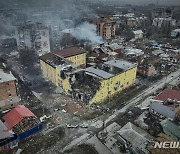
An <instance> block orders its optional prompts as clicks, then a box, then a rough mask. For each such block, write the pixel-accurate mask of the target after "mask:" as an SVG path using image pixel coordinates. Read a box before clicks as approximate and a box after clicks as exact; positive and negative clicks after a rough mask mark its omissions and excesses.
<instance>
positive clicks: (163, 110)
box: [149, 102, 176, 119]
mask: <svg viewBox="0 0 180 154" xmlns="http://www.w3.org/2000/svg"><path fill="white" fill-rule="evenodd" d="M149 110H150V112H153V110H154V111H155V112H157V113H159V114H161V115H162V116H164V117H166V118H171V119H174V117H175V114H176V110H175V108H173V107H169V106H165V105H163V104H161V103H159V102H151V103H150V107H149Z"/></svg>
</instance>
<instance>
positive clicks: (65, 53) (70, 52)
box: [53, 47, 85, 58]
mask: <svg viewBox="0 0 180 154" xmlns="http://www.w3.org/2000/svg"><path fill="white" fill-rule="evenodd" d="M53 53H54V54H55V55H58V56H61V57H64V58H68V57H71V56H75V55H79V54H83V53H85V51H83V50H82V49H80V48H77V47H71V48H66V49H63V50H59V51H55V52H53Z"/></svg>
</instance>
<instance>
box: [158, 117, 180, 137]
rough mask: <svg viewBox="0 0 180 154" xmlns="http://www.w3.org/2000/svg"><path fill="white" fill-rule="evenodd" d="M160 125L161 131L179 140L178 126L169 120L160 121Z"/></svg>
mask: <svg viewBox="0 0 180 154" xmlns="http://www.w3.org/2000/svg"><path fill="white" fill-rule="evenodd" d="M161 125H162V127H163V129H165V130H166V131H168V132H170V133H171V134H173V135H174V136H176V137H177V138H178V139H180V125H177V124H176V123H174V122H172V121H170V120H165V121H162V122H161Z"/></svg>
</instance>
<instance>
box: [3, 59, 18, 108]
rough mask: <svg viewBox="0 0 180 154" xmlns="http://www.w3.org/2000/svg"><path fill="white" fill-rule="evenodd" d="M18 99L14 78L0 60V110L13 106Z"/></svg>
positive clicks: (16, 103)
mask: <svg viewBox="0 0 180 154" xmlns="http://www.w3.org/2000/svg"><path fill="white" fill-rule="evenodd" d="M19 101H20V97H19V95H18V92H17V81H16V78H15V77H14V76H13V74H12V73H11V72H10V71H9V70H7V68H5V67H4V66H3V63H1V62H0V110H6V109H9V108H13V107H15V106H17V105H18V102H19Z"/></svg>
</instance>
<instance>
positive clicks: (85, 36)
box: [70, 22, 103, 43]
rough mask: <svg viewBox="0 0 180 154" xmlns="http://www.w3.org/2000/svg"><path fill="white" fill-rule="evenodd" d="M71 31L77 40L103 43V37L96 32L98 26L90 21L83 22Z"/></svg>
mask: <svg viewBox="0 0 180 154" xmlns="http://www.w3.org/2000/svg"><path fill="white" fill-rule="evenodd" d="M70 32H71V35H72V36H73V37H75V38H76V39H77V40H80V41H87V42H91V43H103V38H102V37H101V36H98V35H97V34H96V26H95V25H93V24H90V23H88V22H84V23H82V24H81V25H79V26H77V27H76V28H74V29H73V30H72V31H70Z"/></svg>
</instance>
